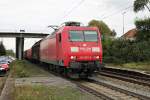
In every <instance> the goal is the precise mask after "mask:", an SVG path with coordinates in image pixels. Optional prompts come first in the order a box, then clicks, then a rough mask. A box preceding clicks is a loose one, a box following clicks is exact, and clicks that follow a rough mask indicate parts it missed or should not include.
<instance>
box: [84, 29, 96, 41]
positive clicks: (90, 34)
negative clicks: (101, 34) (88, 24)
mask: <svg viewBox="0 0 150 100" xmlns="http://www.w3.org/2000/svg"><path fill="white" fill-rule="evenodd" d="M84 37H85V41H89V42H96V41H97V40H98V34H97V32H96V31H84Z"/></svg>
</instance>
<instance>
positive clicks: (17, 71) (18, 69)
mask: <svg viewBox="0 0 150 100" xmlns="http://www.w3.org/2000/svg"><path fill="white" fill-rule="evenodd" d="M10 69H11V74H12V76H13V77H15V78H22V77H30V76H37V75H48V72H46V71H44V70H43V69H41V68H39V67H38V66H36V65H35V64H32V63H30V62H28V61H26V60H22V61H20V60H17V61H15V62H13V63H12V64H11V65H10Z"/></svg>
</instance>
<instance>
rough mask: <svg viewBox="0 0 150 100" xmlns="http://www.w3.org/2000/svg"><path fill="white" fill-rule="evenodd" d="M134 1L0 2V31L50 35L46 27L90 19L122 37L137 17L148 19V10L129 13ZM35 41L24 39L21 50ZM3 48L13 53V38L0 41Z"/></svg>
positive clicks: (133, 26)
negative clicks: (11, 50) (20, 31)
mask: <svg viewBox="0 0 150 100" xmlns="http://www.w3.org/2000/svg"><path fill="white" fill-rule="evenodd" d="M133 2H134V0H0V32H19V30H20V29H24V30H25V31H26V32H37V33H49V34H50V33H51V32H52V30H51V29H49V28H47V26H48V25H60V24H61V23H63V22H66V21H79V22H81V23H83V24H84V25H87V24H88V22H89V21H90V20H92V19H96V20H103V21H104V22H105V23H106V24H107V25H108V26H109V27H110V29H111V30H112V29H114V30H115V31H116V32H117V36H118V37H119V36H121V35H123V13H124V12H125V14H124V22H125V24H124V25H125V32H127V31H128V30H130V29H132V28H135V25H134V22H135V20H136V19H137V18H144V17H147V16H148V10H144V11H141V12H139V13H135V12H133ZM38 40H39V39H25V46H24V48H25V49H28V48H30V47H31V46H32V45H33V44H34V43H35V42H37V41H38ZM0 41H3V43H4V45H5V47H6V49H13V50H14V51H15V39H14V38H0Z"/></svg>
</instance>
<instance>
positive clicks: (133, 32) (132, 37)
mask: <svg viewBox="0 0 150 100" xmlns="http://www.w3.org/2000/svg"><path fill="white" fill-rule="evenodd" d="M136 34H137V29H136V28H134V29H131V30H129V31H128V32H127V33H125V34H124V35H122V36H121V38H122V39H125V40H135V39H136Z"/></svg>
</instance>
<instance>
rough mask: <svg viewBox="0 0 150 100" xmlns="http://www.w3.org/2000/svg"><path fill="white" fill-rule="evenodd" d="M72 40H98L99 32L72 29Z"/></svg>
mask: <svg viewBox="0 0 150 100" xmlns="http://www.w3.org/2000/svg"><path fill="white" fill-rule="evenodd" d="M70 41H85V42H97V41H98V33H97V32H96V31H70Z"/></svg>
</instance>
